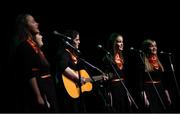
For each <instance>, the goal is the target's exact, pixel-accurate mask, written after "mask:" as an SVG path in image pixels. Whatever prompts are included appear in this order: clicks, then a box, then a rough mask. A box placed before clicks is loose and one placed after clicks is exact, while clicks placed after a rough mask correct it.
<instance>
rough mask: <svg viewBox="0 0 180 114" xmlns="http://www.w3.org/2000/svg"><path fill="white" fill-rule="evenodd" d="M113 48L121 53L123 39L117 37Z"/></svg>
mask: <svg viewBox="0 0 180 114" xmlns="http://www.w3.org/2000/svg"><path fill="white" fill-rule="evenodd" d="M114 46H115V49H116V50H119V51H122V50H123V48H124V43H123V37H122V36H120V35H119V36H117V38H116V40H115V42H114Z"/></svg>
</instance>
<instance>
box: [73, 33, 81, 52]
mask: <svg viewBox="0 0 180 114" xmlns="http://www.w3.org/2000/svg"><path fill="white" fill-rule="evenodd" d="M79 44H80V37H79V34H77V35H76V37H75V38H74V39H73V46H74V47H76V48H77V49H78V48H79Z"/></svg>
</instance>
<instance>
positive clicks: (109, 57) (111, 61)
mask: <svg viewBox="0 0 180 114" xmlns="http://www.w3.org/2000/svg"><path fill="white" fill-rule="evenodd" d="M106 58H107V59H108V61H109V62H110V64H111V67H112V68H113V70H114V72H115V74H116V75H117V76H118V78H119V79H120V78H121V77H120V76H119V74H118V72H117V70H116V68H115V67H114V65H113V59H112V58H113V57H112V55H111V54H110V53H107V54H106ZM120 82H121V84H122V85H123V87H124V89H125V90H126V92H127V94H128V95H129V97H130V99H131V100H132V102H133V104H134V105H135V107H136V109H139V107H138V105H137V104H136V102H135V101H134V99H133V97H132V96H131V94H130V92H129V90H128V89H127V87H126V86H125V84H124V82H123V81H122V80H120Z"/></svg>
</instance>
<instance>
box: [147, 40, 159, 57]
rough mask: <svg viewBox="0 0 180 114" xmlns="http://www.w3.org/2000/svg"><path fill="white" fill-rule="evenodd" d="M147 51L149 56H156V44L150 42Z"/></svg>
mask: <svg viewBox="0 0 180 114" xmlns="http://www.w3.org/2000/svg"><path fill="white" fill-rule="evenodd" d="M148 49H149V52H150V54H153V55H156V54H157V45H156V42H155V41H152V42H151V43H150V44H149V47H148Z"/></svg>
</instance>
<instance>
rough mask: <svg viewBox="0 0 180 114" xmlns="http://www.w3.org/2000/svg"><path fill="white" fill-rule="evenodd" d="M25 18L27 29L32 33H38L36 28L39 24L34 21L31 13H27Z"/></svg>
mask: <svg viewBox="0 0 180 114" xmlns="http://www.w3.org/2000/svg"><path fill="white" fill-rule="evenodd" d="M26 20H27V25H28V28H29V30H30V31H31V32H32V33H33V34H37V33H39V28H38V25H39V24H38V23H37V22H36V21H35V19H34V18H33V17H32V16H31V15H28V16H27V17H26Z"/></svg>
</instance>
